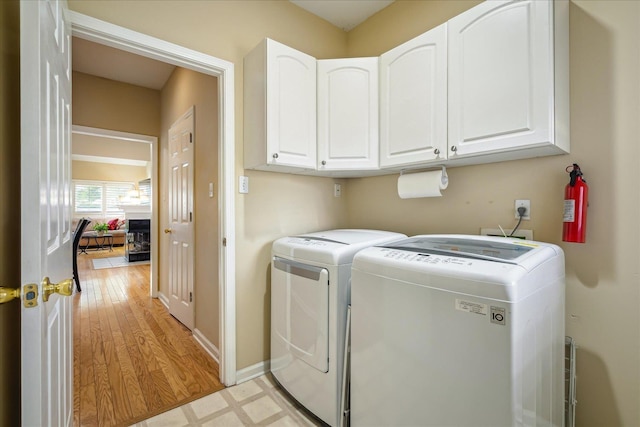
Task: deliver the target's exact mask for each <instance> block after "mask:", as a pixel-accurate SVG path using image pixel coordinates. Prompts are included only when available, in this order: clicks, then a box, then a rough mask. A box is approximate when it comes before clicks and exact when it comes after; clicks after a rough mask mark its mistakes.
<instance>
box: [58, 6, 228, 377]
mask: <svg viewBox="0 0 640 427" xmlns="http://www.w3.org/2000/svg"><path fill="white" fill-rule="evenodd" d="M68 21H69V22H70V24H71V35H72V36H75V37H78V38H81V39H85V40H89V41H92V42H96V43H100V44H103V45H106V46H109V47H113V48H116V49H121V50H124V51H127V52H131V53H133V54H136V55H140V56H145V57H147V58H152V59H155V60H158V61H162V62H166V63H169V64H173V65H176V66H178V67H182V68H186V69H189V70H193V71H197V72H199V73H203V74H207V75H211V76H215V77H217V78H218V93H219V97H218V106H219V117H218V119H219V121H220V126H219V135H218V137H219V141H220V143H219V144H218V181H219V182H220V183H221V185H220V202H221V203H220V206H221V207H220V221H219V222H218V234H219V236H220V241H219V242H218V246H219V254H220V255H219V258H218V260H217V262H218V265H219V272H220V273H219V283H220V332H219V333H220V343H219V345H220V349H219V351H220V381H221V382H222V383H223V384H224V385H226V386H231V385H234V384H235V383H236V304H235V302H236V289H235V276H236V267H235V199H234V176H235V134H234V120H235V99H234V65H233V63H231V62H228V61H225V60H222V59H218V58H215V57H213V56H210V55H206V54H203V53H201V52H197V51H194V50H191V49H188V48H185V47H182V46H179V45H176V44H173V43H170V42H167V41H164V40H161V39H158V38H155V37H151V36H148V35H146V34H142V33H139V32H136V31H133V30H129V29H127V28H124V27H120V26H118V25H114V24H111V23H108V22H105V21H101V20H99V19H96V18H93V17H90V16H87V15H83V14H81V13H78V12H74V11H71V10H69V11H68Z"/></svg>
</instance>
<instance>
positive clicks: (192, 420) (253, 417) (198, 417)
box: [134, 374, 322, 427]
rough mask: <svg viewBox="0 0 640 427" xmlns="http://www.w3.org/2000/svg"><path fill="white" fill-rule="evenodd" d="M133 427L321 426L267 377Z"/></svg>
mask: <svg viewBox="0 0 640 427" xmlns="http://www.w3.org/2000/svg"><path fill="white" fill-rule="evenodd" d="M134 426H135V427H164V426H166V427H178V426H189V427H192V426H203V427H205V426H206V427H217V426H221V427H222V426H224V427H235V426H239V427H241V426H271V427H288V426H291V427H293V426H296V427H297V426H322V423H321V422H319V421H318V420H316V419H313V418H312V417H311V416H309V415H307V414H306V413H305V412H303V410H302V408H301V407H300V406H299V404H298V403H297V402H294V401H292V400H291V399H290V398H289V397H288V396H287V395H286V394H285V393H284V392H283V391H282V389H281V388H280V387H279V386H278V385H277V384H276V383H275V382H274V381H273V379H272V378H271V375H270V374H267V375H263V376H261V377H258V378H255V379H253V380H251V381H247V382H244V383H242V384H239V385H236V386H233V387H229V388H226V389H224V390H221V391H219V392H217V393H213V394H210V395H208V396H205V397H203V398H201V399H198V400H195V401H193V402H191V403H188V404H186V405H184V406H180V407H178V408H176V409H173V410H171V411H167V412H165V413H162V414H160V415H157V416H155V417H153V418H149V419H148V420H145V421H142V422H139V423H137V424H134Z"/></svg>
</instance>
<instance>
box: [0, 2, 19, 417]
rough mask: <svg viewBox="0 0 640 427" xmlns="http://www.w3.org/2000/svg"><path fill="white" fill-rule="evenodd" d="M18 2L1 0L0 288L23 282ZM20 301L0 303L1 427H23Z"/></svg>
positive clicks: (14, 285)
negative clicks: (21, 257) (21, 416)
mask: <svg viewBox="0 0 640 427" xmlns="http://www.w3.org/2000/svg"><path fill="white" fill-rule="evenodd" d="M19 22H20V6H19V2H18V1H17V0H11V1H1V2H0V70H2V72H0V94H1V95H2V96H0V200H1V202H0V235H1V236H2V238H0V286H7V287H18V286H20V245H19V242H20V227H19V226H18V225H19V224H20V185H16V183H19V182H20V162H19V161H17V160H18V159H19V158H20V143H19V141H20V85H19V81H20V24H19ZM19 349H20V300H13V301H11V302H8V303H6V304H0V425H3V426H16V425H20V351H17V350H19Z"/></svg>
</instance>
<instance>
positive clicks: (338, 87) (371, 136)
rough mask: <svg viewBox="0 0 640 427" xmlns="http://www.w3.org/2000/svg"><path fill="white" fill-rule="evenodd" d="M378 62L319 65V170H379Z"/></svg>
mask: <svg viewBox="0 0 640 427" xmlns="http://www.w3.org/2000/svg"><path fill="white" fill-rule="evenodd" d="M378 104H379V103H378V58H346V59H325V60H321V61H318V170H319V171H325V170H326V171H329V170H356V169H365V170H366V169H373V170H375V169H378V151H379V150H378Z"/></svg>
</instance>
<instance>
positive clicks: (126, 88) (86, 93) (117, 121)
mask: <svg viewBox="0 0 640 427" xmlns="http://www.w3.org/2000/svg"><path fill="white" fill-rule="evenodd" d="M72 84H73V101H72V106H73V107H72V108H73V109H72V114H73V124H74V125H78V126H89V127H95V128H99V129H109V130H117V131H120V132H130V133H137V134H141V135H151V136H159V132H160V91H158V90H153V89H147V88H143V87H140V86H135V85H130V84H127V83H121V82H116V81H113V80H108V79H103V78H101V77H95V76H90V75H88V74H84V73H79V72H75V71H74V72H73V81H72Z"/></svg>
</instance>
